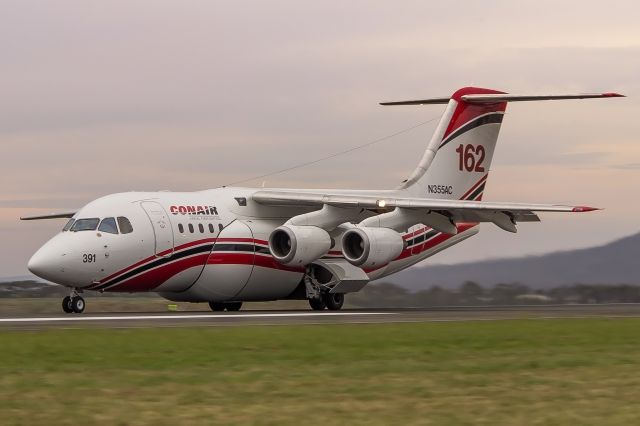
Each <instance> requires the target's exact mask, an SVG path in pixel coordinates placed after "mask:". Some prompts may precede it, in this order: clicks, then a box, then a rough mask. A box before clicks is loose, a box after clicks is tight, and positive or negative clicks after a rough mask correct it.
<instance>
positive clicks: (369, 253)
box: [342, 227, 405, 269]
mask: <svg viewBox="0 0 640 426" xmlns="http://www.w3.org/2000/svg"><path fill="white" fill-rule="evenodd" d="M404 244H405V243H404V239H403V238H402V235H400V234H399V233H397V232H396V231H394V230H393V229H389V228H367V227H364V228H351V229H349V230H348V231H346V232H345V233H344V234H343V235H342V254H343V255H344V257H345V259H347V260H348V261H349V262H350V263H351V264H352V265H354V266H358V267H360V268H364V269H367V268H376V267H381V266H384V265H386V264H387V263H389V262H391V261H392V260H393V259H395V258H396V257H398V256H399V255H400V253H402V250H403V249H404Z"/></svg>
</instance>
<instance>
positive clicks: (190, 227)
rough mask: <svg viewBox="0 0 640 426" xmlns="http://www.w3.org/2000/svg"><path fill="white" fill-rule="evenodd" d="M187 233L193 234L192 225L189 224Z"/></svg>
mask: <svg viewBox="0 0 640 426" xmlns="http://www.w3.org/2000/svg"><path fill="white" fill-rule="evenodd" d="M189 232H191V233H192V234H193V225H192V224H189Z"/></svg>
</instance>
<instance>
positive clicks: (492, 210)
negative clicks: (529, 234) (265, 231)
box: [252, 190, 599, 232]
mask: <svg viewBox="0 0 640 426" xmlns="http://www.w3.org/2000/svg"><path fill="white" fill-rule="evenodd" d="M252 199H253V200H254V201H255V202H257V203H260V204H264V205H270V206H318V207H321V206H323V205H329V206H334V207H343V208H345V207H347V208H348V207H352V208H361V209H369V210H373V211H375V212H376V213H385V212H390V211H392V210H394V209H402V210H406V211H410V212H414V213H424V214H425V215H427V214H432V213H435V214H437V215H440V216H442V217H446V218H448V219H449V220H450V221H451V222H452V223H453V222H492V223H494V224H496V225H497V226H499V227H500V228H502V229H505V230H507V231H510V232H515V223H516V222H538V221H540V218H539V217H538V215H537V214H536V213H537V212H574V213H576V212H588V211H593V210H599V209H597V208H594V207H587V206H565V205H552V204H521V203H501V202H480V201H462V200H442V199H428V198H398V197H393V196H389V195H388V194H384V193H381V194H373V193H371V194H366V195H364V194H363V195H360V194H353V195H351V194H342V193H339V192H338V193H328V192H296V191H284V190H280V191H278V190H263V191H257V192H256V193H254V194H253V196H252Z"/></svg>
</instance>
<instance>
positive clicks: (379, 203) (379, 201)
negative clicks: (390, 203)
mask: <svg viewBox="0 0 640 426" xmlns="http://www.w3.org/2000/svg"><path fill="white" fill-rule="evenodd" d="M376 204H378V207H380V208H384V207H385V206H386V205H387V202H386V201H385V200H378V201H377V202H376Z"/></svg>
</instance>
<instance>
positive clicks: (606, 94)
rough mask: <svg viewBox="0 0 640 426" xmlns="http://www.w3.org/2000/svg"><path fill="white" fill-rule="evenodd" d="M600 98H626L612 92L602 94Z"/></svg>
mask: <svg viewBox="0 0 640 426" xmlns="http://www.w3.org/2000/svg"><path fill="white" fill-rule="evenodd" d="M602 96H604V97H605V98H626V96H625V95H621V94H620V93H614V92H607V93H603V94H602Z"/></svg>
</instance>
